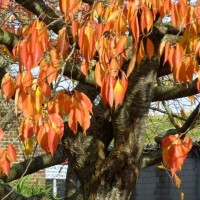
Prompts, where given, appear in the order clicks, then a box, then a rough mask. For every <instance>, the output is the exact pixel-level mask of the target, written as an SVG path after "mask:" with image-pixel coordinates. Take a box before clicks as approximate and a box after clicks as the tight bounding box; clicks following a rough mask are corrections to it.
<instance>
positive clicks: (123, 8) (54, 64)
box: [0, 0, 200, 199]
mask: <svg viewBox="0 0 200 200" xmlns="http://www.w3.org/2000/svg"><path fill="white" fill-rule="evenodd" d="M0 10H1V12H0V18H1V22H0V23H1V24H0V25H1V26H0V27H1V28H0V44H1V45H0V52H1V55H0V65H1V68H0V70H1V73H0V74H1V76H0V77H1V92H2V96H3V99H4V100H3V101H4V102H5V104H6V103H8V102H12V103H13V104H14V110H13V116H12V117H11V118H12V119H14V118H16V119H18V121H19V138H20V140H21V141H22V143H23V145H24V151H25V154H26V155H29V156H30V159H31V160H32V161H31V165H33V166H34V167H30V166H29V164H28V161H25V162H24V163H19V164H18V165H15V166H13V167H12V168H11V162H13V161H15V160H16V153H17V152H16V150H15V147H14V146H13V145H12V144H8V146H7V149H4V148H0V174H2V176H1V178H2V180H4V181H5V182H9V181H12V180H14V179H17V178H19V177H20V176H22V175H25V174H29V173H34V172H35V171H37V170H39V169H42V168H45V167H48V166H51V165H55V164H58V163H62V162H63V161H64V160H66V159H68V161H69V164H70V166H71V167H72V168H73V171H74V172H75V174H76V176H77V177H78V179H79V181H80V183H81V193H82V198H83V199H128V198H129V197H130V194H131V192H132V190H133V188H134V186H135V184H136V182H137V179H138V176H139V173H140V170H141V169H142V168H145V167H148V166H151V165H154V164H156V163H160V162H161V161H162V163H163V168H166V169H169V170H170V171H171V174H172V177H175V180H177V175H176V173H177V172H179V171H180V170H181V167H182V165H183V162H184V160H185V159H186V157H187V155H188V152H189V151H190V149H191V148H192V140H191V138H190V136H189V134H188V133H189V132H190V130H191V129H193V128H195V127H196V126H197V125H196V124H197V123H196V122H197V120H198V118H199V105H197V103H196V104H194V105H195V106H196V108H194V106H193V107H192V108H193V110H190V111H187V112H186V111H185V108H184V106H180V107H179V108H180V109H179V110H178V112H177V113H176V111H175V109H174V108H173V107H172V106H171V103H168V102H171V100H174V101H175V102H176V101H177V99H178V98H183V97H188V99H189V101H190V102H191V103H193V102H194V101H195V100H196V101H198V96H195V95H197V94H198V92H199V90H200V80H199V77H200V75H199V74H200V72H199V61H200V60H199V58H200V38H199V33H200V28H199V27H200V4H199V2H198V1H196V2H195V1H194V2H191V1H187V0H177V1H171V0H101V1H93V0H59V1H56V0H1V1H0ZM11 67H14V68H15V70H16V74H15V75H14V74H13V73H12V71H11V70H8V69H10V68H11ZM34 69H36V71H37V72H36V73H34V71H33V70H34ZM63 81H64V82H65V83H64V84H62V82H63ZM159 102H161V104H162V106H161V107H160V106H159ZM184 103H185V100H182V104H184ZM150 110H154V111H157V112H161V113H164V114H166V115H167V116H168V118H169V120H170V122H171V124H172V125H173V128H172V129H169V130H167V131H166V130H163V131H162V130H159V132H161V131H162V132H163V134H158V133H156V132H157V130H155V131H154V133H155V135H153V136H152V137H155V141H156V142H157V143H158V144H159V145H161V146H162V152H161V150H155V151H151V152H145V151H143V150H144V145H145V136H146V129H147V128H148V126H147V122H148V115H150V116H152V114H151V113H150ZM12 119H11V120H12ZM0 128H1V130H0V140H2V138H3V137H4V131H3V129H4V128H3V126H2V127H0ZM111 144H112V145H111ZM35 145H39V146H40V147H41V148H42V149H43V150H44V152H46V154H44V155H42V156H39V157H36V158H35V157H34V156H33V149H34V147H35ZM161 157H162V159H161ZM45 159H46V161H45V162H42V160H45ZM19 166H20V167H22V168H20V169H19ZM22 169H23V170H22ZM14 171H15V172H16V173H13V172H14ZM5 175H6V176H5ZM2 188H5V190H4V192H1V190H0V193H1V195H2V196H3V195H4V196H5V195H6V194H7V193H8V191H10V188H6V186H5V187H4V186H3V185H2ZM13 194H14V192H11V193H10V195H13ZM1 195H0V196H1ZM73 195H78V194H77V193H75V194H73ZM21 198H22V197H21ZM39 198H40V197H39ZM67 198H69V197H66V199H67ZM70 198H72V197H70ZM77 198H78V197H77Z"/></svg>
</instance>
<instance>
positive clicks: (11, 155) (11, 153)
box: [7, 144, 17, 162]
mask: <svg viewBox="0 0 200 200" xmlns="http://www.w3.org/2000/svg"><path fill="white" fill-rule="evenodd" d="M7 155H8V158H9V159H10V161H12V162H14V161H16V157H17V154H16V149H15V148H14V147H13V145H12V144H9V145H8V147H7Z"/></svg>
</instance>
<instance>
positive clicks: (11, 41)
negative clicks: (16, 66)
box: [0, 29, 19, 47]
mask: <svg viewBox="0 0 200 200" xmlns="http://www.w3.org/2000/svg"><path fill="white" fill-rule="evenodd" d="M18 39H19V36H17V35H15V34H13V33H10V32H8V31H5V30H1V29H0V44H4V45H6V46H8V47H13V46H14V45H15V43H16V42H17V41H18Z"/></svg>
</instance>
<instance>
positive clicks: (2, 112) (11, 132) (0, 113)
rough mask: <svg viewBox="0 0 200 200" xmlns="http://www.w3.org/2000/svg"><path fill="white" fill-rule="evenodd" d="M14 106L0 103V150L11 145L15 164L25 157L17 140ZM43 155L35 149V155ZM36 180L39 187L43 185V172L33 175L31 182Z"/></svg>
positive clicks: (16, 120) (17, 124) (42, 152)
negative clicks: (0, 134)
mask: <svg viewBox="0 0 200 200" xmlns="http://www.w3.org/2000/svg"><path fill="white" fill-rule="evenodd" d="M13 106H14V105H13V104H10V103H9V104H7V103H5V102H0V128H3V130H4V138H3V140H2V141H0V148H6V147H7V145H8V144H9V143H12V144H13V145H14V147H15V149H16V151H17V161H16V162H17V163H18V162H22V161H24V159H26V158H27V156H25V155H24V153H23V150H22V143H21V141H20V139H19V132H18V127H19V122H18V119H17V118H16V117H15V115H14V107H13ZM41 154H44V151H42V150H41V149H40V148H37V150H36V152H35V155H36V156H37V155H41ZM37 179H38V181H39V183H40V184H41V185H44V184H45V174H44V170H40V171H39V172H37V173H34V175H33V182H34V181H36V180H37Z"/></svg>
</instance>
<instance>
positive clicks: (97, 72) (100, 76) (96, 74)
mask: <svg viewBox="0 0 200 200" xmlns="http://www.w3.org/2000/svg"><path fill="white" fill-rule="evenodd" d="M104 74H105V72H104V70H103V69H102V67H101V65H100V64H99V62H97V64H96V67H95V71H94V78H95V82H96V83H97V85H98V86H100V87H101V85H102V80H103V76H104Z"/></svg>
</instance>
